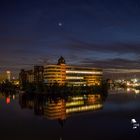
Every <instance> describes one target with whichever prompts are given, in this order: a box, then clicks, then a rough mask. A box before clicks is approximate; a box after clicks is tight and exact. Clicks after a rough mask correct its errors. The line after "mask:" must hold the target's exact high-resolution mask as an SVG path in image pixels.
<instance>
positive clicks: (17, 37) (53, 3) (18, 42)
mask: <svg viewBox="0 0 140 140" xmlns="http://www.w3.org/2000/svg"><path fill="white" fill-rule="evenodd" d="M59 23H61V24H62V26H59ZM61 55H62V56H64V57H65V59H66V62H67V63H68V64H82V65H86V66H93V67H96V66H98V67H103V68H107V69H113V68H119V69H120V68H121V69H135V70H136V69H138V70H139V68H140V1H139V0H2V1H1V2H0V70H1V71H2V70H5V69H11V70H14V71H18V70H19V69H20V68H26V67H31V66H32V65H34V64H43V63H45V62H51V61H52V62H53V63H56V61H57V59H58V57H59V56H61ZM131 71H132V70H131Z"/></svg>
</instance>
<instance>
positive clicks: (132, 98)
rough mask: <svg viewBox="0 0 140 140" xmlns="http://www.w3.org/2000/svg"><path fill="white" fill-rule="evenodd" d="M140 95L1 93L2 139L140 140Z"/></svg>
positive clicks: (0, 132) (0, 124) (0, 118)
mask: <svg viewBox="0 0 140 140" xmlns="http://www.w3.org/2000/svg"><path fill="white" fill-rule="evenodd" d="M133 118H135V119H136V121H137V122H139V123H140V94H135V93H120V94H111V95H109V96H108V97H107V99H106V100H105V102H104V101H102V98H101V97H100V96H99V95H98V94H96V96H93V95H88V96H75V97H69V98H67V99H61V98H54V99H50V98H49V99H48V98H44V97H40V96H39V97H34V96H27V95H24V96H23V95H22V96H20V97H19V96H18V95H11V96H9V95H7V97H6V96H5V95H2V94H0V139H4V140H8V139H20V140H25V139H34V140H40V139H47V140H93V139H94V140H100V139H103V140H106V139H108V140H114V139H116V140H120V139H130V140H131V139H132V140H135V139H140V128H139V127H138V128H137V129H133V126H132V124H131V119H133Z"/></svg>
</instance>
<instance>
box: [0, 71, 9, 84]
mask: <svg viewBox="0 0 140 140" xmlns="http://www.w3.org/2000/svg"><path fill="white" fill-rule="evenodd" d="M6 80H8V81H11V71H6V72H2V73H0V83H1V82H4V81H6Z"/></svg>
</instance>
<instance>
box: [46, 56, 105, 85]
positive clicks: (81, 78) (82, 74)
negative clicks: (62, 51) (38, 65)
mask: <svg viewBox="0 0 140 140" xmlns="http://www.w3.org/2000/svg"><path fill="white" fill-rule="evenodd" d="M102 75H103V72H102V69H99V68H89V67H79V66H69V65H66V63H65V59H64V58H63V57H60V58H59V59H58V63H57V65H45V66H44V82H45V83H46V84H54V83H58V84H59V85H64V84H67V85H74V86H80V85H88V86H90V85H100V83H101V80H102Z"/></svg>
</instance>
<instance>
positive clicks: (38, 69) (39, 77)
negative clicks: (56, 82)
mask: <svg viewBox="0 0 140 140" xmlns="http://www.w3.org/2000/svg"><path fill="white" fill-rule="evenodd" d="M43 72H44V68H43V66H34V82H35V83H37V84H38V83H43V81H44V75H43Z"/></svg>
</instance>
